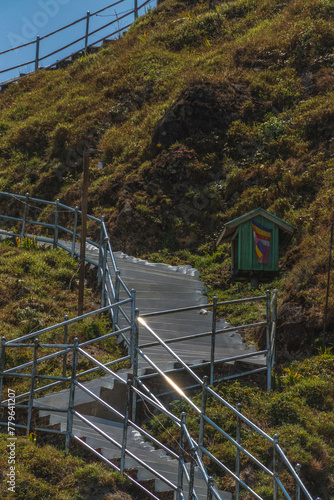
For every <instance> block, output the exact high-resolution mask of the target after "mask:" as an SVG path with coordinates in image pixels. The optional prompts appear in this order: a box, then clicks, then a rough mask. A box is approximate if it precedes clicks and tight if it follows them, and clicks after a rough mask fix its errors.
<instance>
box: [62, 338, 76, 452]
mask: <svg viewBox="0 0 334 500" xmlns="http://www.w3.org/2000/svg"><path fill="white" fill-rule="evenodd" d="M78 346H79V339H78V338H77V337H76V338H75V339H74V344H73V360H72V376H71V387H70V396H69V403H68V410H67V430H66V440H65V451H68V450H69V447H70V437H71V434H72V427H73V408H74V395H75V381H76V375H77V363H78Z"/></svg>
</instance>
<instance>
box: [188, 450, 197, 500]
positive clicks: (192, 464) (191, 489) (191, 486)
mask: <svg viewBox="0 0 334 500" xmlns="http://www.w3.org/2000/svg"><path fill="white" fill-rule="evenodd" d="M195 450H196V448H195V447H194V446H192V447H191V450H190V453H191V462H190V481H189V495H188V500H193V499H194V481H195V464H196V460H195Z"/></svg>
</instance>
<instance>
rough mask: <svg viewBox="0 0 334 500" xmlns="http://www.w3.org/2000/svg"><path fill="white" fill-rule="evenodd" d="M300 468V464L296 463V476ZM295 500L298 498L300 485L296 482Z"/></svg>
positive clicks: (298, 499)
mask: <svg viewBox="0 0 334 500" xmlns="http://www.w3.org/2000/svg"><path fill="white" fill-rule="evenodd" d="M300 469H301V465H300V464H296V473H297V476H298V477H299V476H300ZM296 500H300V486H299V484H298V483H297V484H296Z"/></svg>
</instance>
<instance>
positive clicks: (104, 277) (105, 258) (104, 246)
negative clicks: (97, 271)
mask: <svg viewBox="0 0 334 500" xmlns="http://www.w3.org/2000/svg"><path fill="white" fill-rule="evenodd" d="M108 241H109V238H108V237H105V238H104V244H103V262H102V287H101V288H102V290H101V307H104V303H105V288H106V270H107V250H108Z"/></svg>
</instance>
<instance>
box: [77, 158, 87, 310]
mask: <svg viewBox="0 0 334 500" xmlns="http://www.w3.org/2000/svg"><path fill="white" fill-rule="evenodd" d="M88 182H89V153H87V152H86V151H85V152H84V157H83V182H82V200H81V239H80V269H79V301H78V316H82V315H83V303H84V288H85V260H86V237H87V205H88Z"/></svg>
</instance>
